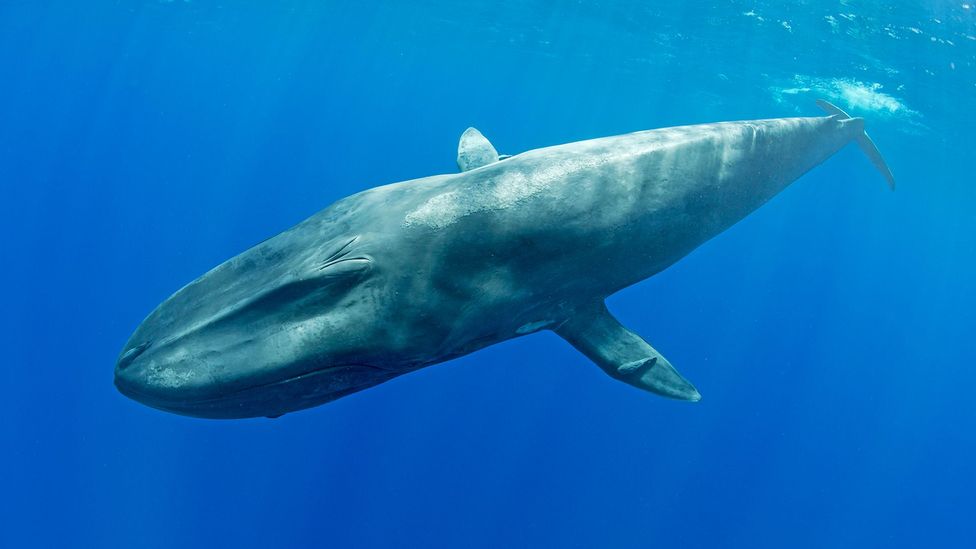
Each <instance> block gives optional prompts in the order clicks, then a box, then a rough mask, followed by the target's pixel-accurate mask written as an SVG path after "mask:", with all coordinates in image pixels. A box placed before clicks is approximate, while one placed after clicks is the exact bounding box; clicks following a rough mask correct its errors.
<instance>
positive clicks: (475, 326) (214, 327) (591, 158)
mask: <svg viewBox="0 0 976 549" xmlns="http://www.w3.org/2000/svg"><path fill="white" fill-rule="evenodd" d="M818 104H819V105H820V106H821V108H823V109H824V110H826V111H827V114H828V115H827V116H824V117H811V118H779V119H770V120H751V121H741V122H721V123H715V124H702V125H694V126H682V127H674V128H664V129H657V130H650V131H642V132H637V133H631V134H626V135H619V136H614V137H606V138H602V139H592V140H588V141H579V142H575V143H569V144H565V145H559V146H554V147H546V148H542V149H536V150H532V151H528V152H524V153H521V154H518V155H514V156H511V157H507V156H500V155H499V154H498V153H497V152H496V150H495V148H494V147H493V146H492V145H491V144H490V143H489V142H488V141H487V140H486V139H485V138H484V137H483V136H482V135H481V134H480V133H479V132H478V131H477V130H475V129H473V128H472V129H469V130H467V131H466V132H464V134H463V136H462V138H461V142H460V145H459V147H458V166H459V167H460V168H461V170H462V171H461V172H460V173H455V174H447V175H435V176H431V177H425V178H422V179H416V180H412V181H404V182H401V183H394V184H392V185H386V186H382V187H377V188H373V189H369V190H366V191H363V192H361V193H358V194H355V195H353V196H350V197H347V198H344V199H342V200H340V201H338V202H336V203H335V204H333V205H331V206H329V207H328V208H326V209H324V210H322V211H321V212H319V213H317V214H315V215H313V216H312V217H310V218H309V219H307V220H305V221H303V222H301V223H299V224H298V225H296V226H294V227H292V228H291V229H288V230H287V231H285V232H283V233H281V234H279V235H277V236H275V237H273V238H271V239H269V240H266V241H265V242H262V243H261V244H258V245H257V246H255V247H253V248H251V249H249V250H247V251H245V252H244V253H242V254H240V255H238V256H236V257H234V258H232V259H230V260H228V261H226V262H224V263H223V264H221V265H219V266H217V267H216V268H214V269H213V270H211V271H210V272H208V273H206V274H204V275H203V276H201V277H200V278H198V279H197V280H195V281H193V282H191V283H190V284H188V285H187V286H185V287H184V288H182V289H181V290H179V291H178V292H176V293H175V294H173V296H171V297H170V298H169V299H167V300H166V301H164V302H163V303H162V304H161V305H159V306H158V307H157V308H156V309H155V310H154V311H153V312H152V313H151V314H150V315H149V316H148V317H147V318H146V319H145V320H144V321H143V322H142V324H141V325H140V326H139V327H138V328H137V329H136V331H135V332H134V333H133V334H132V336H131V338H130V339H129V341H128V343H126V345H125V347H124V348H123V350H122V353H121V355H120V356H119V358H118V361H117V364H116V366H115V384H116V386H117V387H118V389H119V390H120V391H121V392H122V393H123V394H125V395H126V396H128V397H131V398H133V399H135V400H137V401H139V402H142V403H144V404H146V405H148V406H152V407H154V408H158V409H161V410H165V411H169V412H174V413H178V414H184V415H190V416H198V417H206V418H243V417H256V416H268V417H277V416H280V415H282V414H285V413H288V412H292V411H295V410H300V409H304V408H309V407H312V406H316V405H319V404H323V403H326V402H329V401H332V400H335V399H337V398H340V397H342V396H345V395H348V394H350V393H354V392H356V391H360V390H363V389H366V388H368V387H372V386H374V385H377V384H379V383H382V382H384V381H388V380H390V379H393V378H395V377H397V376H400V375H403V374H406V373H408V372H412V371H415V370H418V369H420V368H423V367H425V366H430V365H432V364H437V363H440V362H444V361H447V360H451V359H453V358H456V357H459V356H462V355H465V354H468V353H471V352H473V351H477V350H479V349H481V348H483V347H486V346H488V345H493V344H495V343H498V342H501V341H505V340H508V339H511V338H515V337H519V336H523V335H528V334H531V333H533V332H537V331H539V330H551V331H553V332H555V333H556V334H558V335H559V336H561V337H562V338H563V339H565V340H566V341H567V342H569V343H570V344H571V345H572V346H574V347H575V348H577V349H579V351H580V352H582V353H583V354H584V355H586V356H587V357H589V358H590V359H591V360H592V361H593V362H594V363H596V364H597V365H598V366H599V367H600V368H602V369H603V370H604V371H605V372H607V373H608V374H609V375H610V376H611V377H613V378H615V379H618V380H621V381H623V382H626V383H628V384H630V385H633V386H635V387H638V388H641V389H645V390H647V391H651V392H654V393H657V394H659V395H663V396H667V397H671V398H675V399H682V400H688V401H697V400H699V399H700V398H701V397H700V395H699V393H698V391H697V390H696V389H695V388H694V386H692V384H691V383H689V382H688V381H687V380H685V379H684V378H683V377H682V376H681V375H679V374H678V372H677V371H676V370H675V368H674V367H673V366H672V365H671V363H669V362H668V360H667V359H665V358H664V357H663V356H662V355H661V354H660V353H658V352H657V351H656V350H655V349H654V348H653V347H651V346H650V345H649V344H648V343H647V342H646V341H644V339H643V338H642V337H640V336H639V335H637V334H635V333H634V332H632V331H630V330H628V329H627V328H625V327H624V326H622V325H621V324H620V323H619V322H618V321H617V320H616V319H615V318H614V317H613V316H612V315H611V313H610V312H609V311H608V310H607V308H606V306H605V305H604V300H605V299H606V297H607V296H609V295H611V294H613V293H614V292H616V291H618V290H620V289H622V288H625V287H627V286H630V285H631V284H634V283H636V282H639V281H641V280H644V279H646V278H648V277H650V276H653V275H654V274H656V273H658V272H660V271H662V270H663V269H665V268H667V267H668V266H669V265H671V264H673V263H674V262H676V261H678V260H679V259H681V258H682V257H684V256H685V255H687V254H688V253H689V252H691V251H692V250H694V249H695V248H696V247H698V246H699V245H701V244H702V243H704V242H705V241H707V240H708V239H710V238H712V237H713V236H715V235H717V234H719V233H721V232H722V231H724V230H725V229H727V228H729V227H730V226H732V225H733V224H735V223H736V222H737V221H739V220H740V219H742V218H743V217H745V216H746V215H748V214H749V213H750V212H752V211H753V210H755V209H756V208H758V207H759V206H761V205H762V204H764V203H765V202H766V201H767V200H769V199H770V198H772V197H773V196H775V195H776V194H777V193H779V192H780V191H782V190H783V189H784V188H786V187H787V186H788V185H789V184H790V183H792V182H793V181H795V180H796V179H797V178H799V177H800V176H801V175H803V174H804V173H806V172H807V171H809V170H810V169H812V168H814V167H815V166H817V165H818V164H820V163H821V162H823V161H824V160H826V159H827V158H829V157H830V156H831V155H833V154H834V153H836V152H837V151H838V150H840V149H841V148H843V147H844V146H845V145H847V144H849V143H851V142H855V143H857V144H858V145H859V146H860V147H861V148H862V149H863V150H864V151H865V153H866V154H867V156H868V158H869V159H870V160H871V161H872V162H873V163H874V164H875V166H877V168H878V169H879V170H880V171H881V173H882V175H883V176H884V177H885V179H886V180H887V181H888V183H889V184H890V185H891V186H892V188H893V186H894V178H893V177H892V175H891V171H890V170H889V169H888V167H887V165H886V164H885V162H884V160H883V159H882V157H881V155H880V153H879V152H878V150H877V148H876V147H875V146H874V144H873V143H872V142H871V140H870V138H869V137H868V136H867V134H866V133H865V132H864V122H863V120H862V119H860V118H852V117H850V116H848V115H847V114H846V113H844V112H843V111H841V110H840V109H838V108H837V107H835V106H833V105H830V104H828V103H826V102H823V101H821V102H818Z"/></svg>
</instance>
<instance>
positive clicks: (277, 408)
mask: <svg viewBox="0 0 976 549" xmlns="http://www.w3.org/2000/svg"><path fill="white" fill-rule="evenodd" d="M397 375H399V372H392V371H389V370H384V369H382V368H377V367H374V366H369V365H364V364H346V365H340V366H330V367H326V368H321V369H318V370H313V371H310V372H306V373H303V374H300V375H296V376H293V377H289V378H284V379H281V380H277V381H270V382H266V383H261V384H258V385H253V386H249V387H243V388H237V389H233V390H228V391H227V392H221V389H220V387H217V386H211V387H209V388H208V391H207V393H209V394H208V396H202V397H197V398H190V399H187V398H180V393H178V392H174V393H173V394H172V395H166V394H165V393H160V392H159V391H149V390H147V388H146V387H145V386H140V385H139V384H135V383H132V382H131V380H130V379H127V378H126V377H124V376H121V375H118V374H117V375H116V377H115V386H116V388H117V389H118V390H119V392H121V393H122V394H123V395H125V396H127V397H129V398H131V399H133V400H135V401H138V402H140V403H142V404H145V405H146V406H149V407H152V408H156V409H158V410H163V411H166V412H170V413H174V414H179V415H184V416H190V417H198V418H206V419H242V418H252V417H271V418H276V417H280V416H282V415H284V414H287V413H289V412H295V411H298V410H304V409H306V408H311V407H314V406H318V405H321V404H326V403H328V402H331V401H333V400H336V399H338V398H341V397H344V396H346V395H349V394H351V393H355V392H357V391H361V390H363V389H367V388H369V387H372V386H374V385H378V384H380V383H383V382H384V381H388V380H390V379H392V378H394V377H396V376H397Z"/></svg>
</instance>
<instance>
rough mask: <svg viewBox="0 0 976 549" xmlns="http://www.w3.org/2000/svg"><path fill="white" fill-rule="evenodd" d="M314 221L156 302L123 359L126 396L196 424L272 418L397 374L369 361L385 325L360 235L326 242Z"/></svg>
mask: <svg viewBox="0 0 976 549" xmlns="http://www.w3.org/2000/svg"><path fill="white" fill-rule="evenodd" d="M316 224H317V221H316V220H315V218H314V217H313V218H312V219H310V220H308V221H306V222H305V223H303V224H301V225H299V226H297V227H295V228H293V229H291V230H289V231H287V232H285V233H282V234H280V235H278V236H276V237H274V238H272V239H269V240H267V241H265V242H264V243H262V244H260V245H258V246H256V247H254V248H252V249H250V250H248V251H246V252H244V253H242V254H241V255H238V256H237V257H235V258H233V259H231V260H229V261H227V262H225V263H223V264H222V265H220V266H218V267H216V268H215V269H213V270H212V271H210V272H208V273H207V274H205V275H203V276H201V277H200V278H199V279H197V280H195V281H194V282H192V283H190V284H189V285H187V286H186V287H184V288H183V289H181V290H179V291H178V292H176V293H175V294H174V295H173V296H171V297H170V298H169V299H167V300H166V301H164V302H163V303H162V304H161V305H159V307H157V308H156V310H155V311H153V312H152V313H151V314H150V315H149V316H148V317H147V318H146V319H145V320H144V321H143V322H142V324H141V325H140V326H139V327H138V328H137V329H136V331H135V333H133V335H132V336H131V338H130V339H129V341H128V343H126V345H125V347H124V348H123V350H122V353H121V354H120V356H119V359H118V362H117V364H116V367H115V385H116V387H117V388H118V389H119V391H121V392H122V393H123V394H125V395H126V396H128V397H130V398H132V399H135V400H137V401H139V402H141V403H143V404H146V405H148V406H151V407H154V408H158V409H162V410H165V411H168V412H174V413H178V414H183V415H189V416H196V417H207V418H242V417H259V416H270V417H276V416H279V415H281V414H284V413H287V412H291V411H294V410H299V409H303V408H308V407H311V406H316V405H318V404H322V403H325V402H329V401H331V400H334V399H336V398H339V397H341V396H344V395H346V394H349V393H351V392H355V391H358V390H361V389H364V388H366V387H369V386H372V385H376V384H378V383H382V382H383V381H386V380H388V379H391V378H392V377H395V376H397V375H399V373H402V372H398V371H395V370H391V369H386V368H384V367H383V365H382V361H381V360H380V359H377V361H376V362H371V361H370V357H371V356H378V357H382V353H383V350H382V349H375V348H374V347H375V342H376V341H378V340H381V339H382V335H383V334H382V333H380V332H382V330H383V322H382V315H380V314H378V313H377V311H378V308H379V307H380V305H379V304H378V299H377V298H376V297H375V295H376V292H375V291H373V290H374V289H375V288H374V287H375V283H376V280H377V279H378V278H379V277H378V276H377V273H376V270H375V269H374V265H373V259H372V258H371V257H370V256H369V255H368V254H366V253H364V252H363V251H362V246H360V245H359V244H361V242H359V241H360V238H359V237H355V236H353V237H350V236H343V237H341V238H331V239H330V238H324V239H323V238H322V235H321V234H320V233H321V232H322V231H320V230H319V227H317V226H316ZM318 224H319V225H321V223H318ZM319 241H322V242H324V243H323V244H316V242H319Z"/></svg>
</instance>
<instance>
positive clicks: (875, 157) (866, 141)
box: [817, 99, 895, 190]
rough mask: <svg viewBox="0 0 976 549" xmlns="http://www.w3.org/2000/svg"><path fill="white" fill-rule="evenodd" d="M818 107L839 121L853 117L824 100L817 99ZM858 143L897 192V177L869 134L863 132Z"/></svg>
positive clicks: (889, 186) (857, 138)
mask: <svg viewBox="0 0 976 549" xmlns="http://www.w3.org/2000/svg"><path fill="white" fill-rule="evenodd" d="M817 106H818V107H820V108H821V109H823V111H824V112H826V113H827V114H829V115H831V116H836V117H837V119H838V120H849V119H851V115H849V114H847V113H846V112H844V111H843V110H841V109H840V108H839V107H837V105H833V104H831V103H829V102H827V101H824V100H823V99H817ZM855 140H856V141H857V146H858V147H860V148H861V150H862V151H863V152H864V154H865V155H866V156H867V157H868V160H870V161H871V163H872V164H874V167H875V168H876V169H877V170H878V171H879V172H881V176H882V177H884V178H885V181H886V182H887V183H888V188H890V189H891V190H895V176H894V175H892V173H891V168H889V167H888V163H887V162H885V159H884V157H883V156H881V151H879V150H878V147H877V145H875V144H874V141H872V140H871V137H870V136H869V135H868V132H866V131H863V130H862V131H861V134H860V135H858V136H857V137H855Z"/></svg>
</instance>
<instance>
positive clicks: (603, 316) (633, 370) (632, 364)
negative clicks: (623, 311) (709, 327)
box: [555, 303, 701, 402]
mask: <svg viewBox="0 0 976 549" xmlns="http://www.w3.org/2000/svg"><path fill="white" fill-rule="evenodd" d="M555 331H556V333H557V334H559V336H560V337H562V338H563V339H565V340H566V341H568V342H569V343H570V345H572V346H573V347H576V348H577V349H579V351H580V352H581V353H583V354H584V355H586V356H587V357H588V358H589V359H590V360H592V361H593V362H595V363H596V364H597V366H599V367H600V368H603V371H605V372H606V373H607V374H609V375H610V377H613V378H614V379H619V380H620V381H623V382H625V383H629V384H630V385H633V386H634V387H638V388H640V389H644V390H645V391H651V392H654V393H657V394H659V395H662V396H666V397H670V398H676V399H680V400H690V401H693V402H697V401H699V400H701V394H699V393H698V390H697V389H695V387H694V386H693V385H692V384H691V383H689V382H688V381H687V380H686V379H685V378H683V377H681V374H679V373H678V372H677V371H676V370H675V369H674V367H673V366H671V363H670V362H668V360H667V359H666V358H664V357H663V356H661V353H658V352H657V351H656V350H654V348H653V347H651V346H650V345H648V343H647V342H646V341H644V340H643V339H642V338H641V337H640V336H639V335H637V334H635V333H634V332H632V331H630V330H628V329H627V328H625V327H623V326H622V325H621V324H620V323H619V322H617V319H616V318H614V317H613V315H612V314H610V311H608V310H607V307H606V305H604V304H603V303H600V304H598V305H597V306H594V307H591V308H588V309H586V310H581V311H579V312H578V313H577V314H576V315H574V316H573V317H572V318H570V319H569V320H567V321H566V322H564V323H563V324H562V325H561V326H559V327H558V328H556V330H555Z"/></svg>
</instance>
